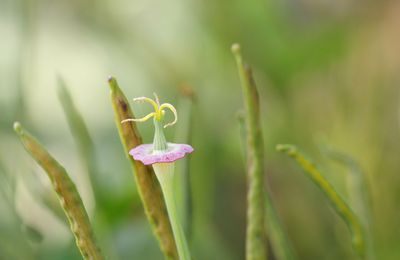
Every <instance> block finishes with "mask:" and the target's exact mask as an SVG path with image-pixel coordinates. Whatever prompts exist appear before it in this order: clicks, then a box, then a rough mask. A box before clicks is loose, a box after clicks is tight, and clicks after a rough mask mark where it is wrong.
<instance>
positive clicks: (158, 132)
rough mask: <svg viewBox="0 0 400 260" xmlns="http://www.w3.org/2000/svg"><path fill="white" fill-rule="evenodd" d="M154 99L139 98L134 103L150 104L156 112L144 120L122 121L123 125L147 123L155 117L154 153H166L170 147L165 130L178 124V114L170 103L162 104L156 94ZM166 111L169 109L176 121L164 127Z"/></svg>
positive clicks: (131, 119)
mask: <svg viewBox="0 0 400 260" xmlns="http://www.w3.org/2000/svg"><path fill="white" fill-rule="evenodd" d="M154 97H155V100H153V99H151V98H148V97H137V98H134V99H133V101H136V102H147V103H150V104H151V105H152V106H153V108H154V112H151V113H149V114H147V115H146V116H144V117H142V118H137V119H136V118H129V119H125V120H122V121H121V123H126V122H131V121H133V122H145V121H147V120H149V119H150V118H152V117H153V118H154V120H153V122H154V140H153V152H154V153H159V152H164V151H166V150H167V149H168V145H167V141H166V139H165V136H164V132H163V128H166V127H169V126H172V125H174V124H176V122H177V121H178V114H177V112H176V109H175V107H174V106H173V105H171V104H169V103H163V104H160V101H159V99H158V96H157V95H156V93H154ZM165 109H169V110H170V111H171V112H172V113H173V114H174V120H173V121H172V122H170V123H167V124H165V125H164V126H162V125H161V122H162V121H163V119H164V115H165Z"/></svg>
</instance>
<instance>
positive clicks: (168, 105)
mask: <svg viewBox="0 0 400 260" xmlns="http://www.w3.org/2000/svg"><path fill="white" fill-rule="evenodd" d="M164 108H168V109H169V110H171V112H172V113H173V114H174V121H172V122H171V123H168V124H166V125H165V126H164V128H167V127H168V126H172V125H174V124H175V123H176V122H177V121H178V113H177V112H176V109H175V107H174V106H173V105H171V104H170V103H164V104H162V105H161V106H160V107H159V109H160V111H162V113H165V111H164Z"/></svg>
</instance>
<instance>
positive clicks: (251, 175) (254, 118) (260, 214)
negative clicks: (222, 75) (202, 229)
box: [232, 44, 267, 260]
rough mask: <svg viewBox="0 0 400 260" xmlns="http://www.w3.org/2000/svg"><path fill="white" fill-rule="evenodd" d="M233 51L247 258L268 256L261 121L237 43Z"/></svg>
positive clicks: (256, 101) (253, 259)
mask: <svg viewBox="0 0 400 260" xmlns="http://www.w3.org/2000/svg"><path fill="white" fill-rule="evenodd" d="M232 52H233V54H234V56H235V59H236V63H237V66H238V72H239V77H240V81H241V83H242V84H241V85H242V92H243V98H244V105H245V109H246V134H247V180H248V193H247V203H248V206H247V230H246V259H247V260H262V259H267V235H266V231H265V191H264V164H263V161H264V142H263V138H262V131H261V124H260V103H259V97H258V92H257V87H256V84H255V82H254V79H253V76H252V73H251V70H250V67H249V66H245V65H244V63H243V60H242V56H241V53H240V46H239V45H238V44H234V45H233V46H232Z"/></svg>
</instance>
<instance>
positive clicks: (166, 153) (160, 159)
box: [121, 93, 194, 165]
mask: <svg viewBox="0 0 400 260" xmlns="http://www.w3.org/2000/svg"><path fill="white" fill-rule="evenodd" d="M154 96H155V101H154V100H152V99H150V98H147V97H138V98H134V99H133V100H134V101H136V102H147V103H150V104H151V105H152V106H153V107H154V110H155V111H154V112H151V113H149V114H148V115H146V116H144V117H142V118H138V119H125V120H123V121H122V122H121V123H126V122H130V121H134V122H144V121H147V120H149V119H150V118H152V117H153V118H154V120H153V122H154V128H155V133H154V140H153V144H142V145H139V146H137V147H135V148H133V149H132V150H130V151H129V154H130V155H132V157H133V158H134V159H135V160H137V161H141V162H142V163H143V164H145V165H151V164H154V163H167V162H174V161H176V160H179V159H181V158H183V157H185V155H186V154H188V153H192V152H193V150H194V149H193V147H191V146H190V145H188V144H174V143H167V141H166V140H165V136H164V132H163V130H162V127H161V122H162V121H163V119H164V115H165V109H169V110H171V112H172V113H173V114H174V120H173V121H172V122H170V123H168V124H166V125H164V127H163V128H166V127H169V126H172V125H174V124H176V122H177V121H178V114H177V112H176V109H175V107H174V106H173V105H171V104H169V103H163V104H160V101H159V99H158V97H157V95H156V94H155V93H154Z"/></svg>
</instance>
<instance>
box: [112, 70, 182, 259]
mask: <svg viewBox="0 0 400 260" xmlns="http://www.w3.org/2000/svg"><path fill="white" fill-rule="evenodd" d="M108 83H109V85H110V89H111V103H112V105H113V108H114V115H115V124H116V125H117V128H118V132H119V136H120V138H121V142H122V145H123V146H124V150H125V154H126V156H127V158H128V159H129V161H130V162H131V165H132V167H133V169H134V171H135V174H134V176H135V179H136V185H137V187H138V191H139V194H140V197H141V199H142V201H143V206H144V209H145V212H146V216H147V218H148V220H149V222H150V224H151V226H152V228H153V232H154V233H155V235H156V237H157V239H158V240H159V243H160V247H161V251H162V252H163V253H164V255H165V257H166V258H171V259H178V253H177V249H176V245H175V240H174V236H173V233H172V228H171V224H170V222H169V218H168V213H167V208H166V206H165V201H164V197H163V194H162V191H161V187H160V184H159V183H158V180H157V178H156V175H155V173H154V171H153V168H152V167H149V166H146V165H144V164H142V163H141V162H139V161H135V160H133V158H132V157H131V156H130V155H129V150H131V149H132V148H134V147H136V146H138V145H140V144H142V138H141V136H140V134H139V131H138V130H137V127H136V124H135V123H134V122H128V123H124V124H121V121H122V120H124V119H128V118H134V115H133V113H132V110H131V108H130V106H129V103H128V101H127V99H126V97H125V95H124V93H123V92H122V91H121V89H120V88H119V86H118V83H117V80H116V79H115V78H113V77H110V78H109V79H108Z"/></svg>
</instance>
